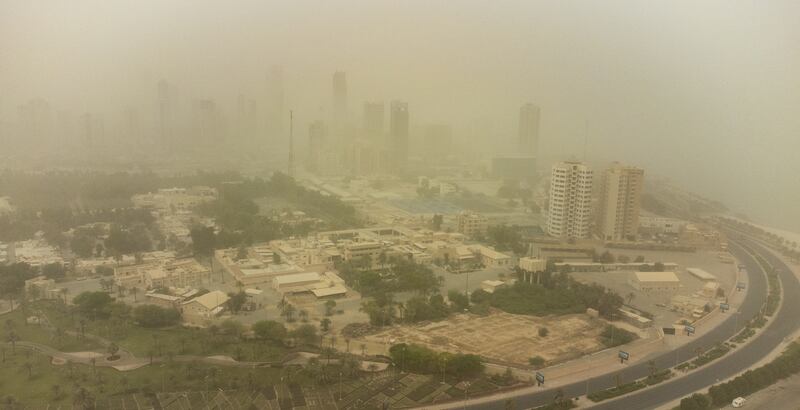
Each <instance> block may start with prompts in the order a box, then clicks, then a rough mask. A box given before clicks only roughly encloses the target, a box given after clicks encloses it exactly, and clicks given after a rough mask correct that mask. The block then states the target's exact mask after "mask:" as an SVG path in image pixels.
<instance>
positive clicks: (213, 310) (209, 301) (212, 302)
mask: <svg viewBox="0 0 800 410" xmlns="http://www.w3.org/2000/svg"><path fill="white" fill-rule="evenodd" d="M229 299H230V298H229V297H228V295H226V294H225V292H222V291H219V290H213V291H211V292H208V293H206V294H205V295H201V296H198V297H196V298H194V299H191V300H188V301H186V302H183V304H182V305H181V309H182V311H183V317H184V319H185V320H186V321H188V322H193V323H202V322H203V321H205V320H208V319H211V318H214V317H216V316H217V315H219V314H220V313H222V311H223V310H225V304H226V303H228V300H229Z"/></svg>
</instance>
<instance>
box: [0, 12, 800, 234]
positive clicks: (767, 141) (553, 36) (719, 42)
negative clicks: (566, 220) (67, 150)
mask: <svg viewBox="0 0 800 410" xmlns="http://www.w3.org/2000/svg"><path fill="white" fill-rule="evenodd" d="M798 12H800V4H798V3H796V2H791V1H768V2H755V1H741V2H738V1H734V2H731V1H710V2H702V3H697V2H691V1H679V2H675V1H669V2H667V1H662V2H637V1H609V2H602V3H600V2H577V1H576V2H563V1H540V2H522V1H519V2H516V1H515V2H503V3H500V4H495V3H487V2H477V1H461V2H422V1H413V2H403V3H397V4H395V3H391V4H390V3H383V2H380V3H379V2H370V1H348V2H324V1H315V2H311V1H297V2H269V3H267V2H256V1H240V2H235V3H233V4H222V3H219V2H210V1H170V2H160V1H138V2H129V1H102V2H101V1H76V2H28V1H0V119H2V120H5V121H7V120H12V119H13V118H14V116H15V115H16V107H17V106H18V105H21V104H23V103H24V102H25V101H27V100H29V99H32V98H44V99H47V100H49V101H50V102H51V103H52V104H53V106H55V107H59V108H68V109H70V110H71V111H72V112H74V113H76V114H80V113H83V112H87V111H90V112H103V113H109V114H113V113H116V112H120V111H122V110H123V109H124V108H125V107H126V106H141V107H144V108H150V107H152V105H153V104H154V103H155V98H156V83H157V82H158V81H159V80H160V79H162V78H163V79H166V80H168V81H169V82H170V83H172V84H175V86H176V87H178V88H179V89H180V90H181V91H183V92H184V93H186V94H187V95H190V96H193V97H195V98H199V99H206V98H208V99H215V100H218V101H219V102H220V104H222V105H223V106H225V107H228V109H230V108H231V107H235V105H236V100H237V98H238V96H239V94H245V95H246V96H247V97H248V98H253V99H255V100H257V101H258V102H263V101H264V98H265V97H264V89H265V82H266V75H267V72H268V71H269V67H271V66H273V65H280V66H282V67H283V75H284V78H285V100H286V104H285V106H286V107H287V109H288V108H292V109H294V110H295V121H296V123H297V124H302V125H300V127H301V128H300V129H303V130H305V129H306V127H307V124H308V123H309V122H311V121H312V120H314V119H317V118H324V119H328V118H329V116H330V115H331V110H332V104H333V95H332V94H333V93H332V76H333V73H334V72H335V71H337V70H339V71H344V72H346V73H347V87H348V90H347V92H348V102H347V106H348V114H349V116H350V117H351V120H352V121H353V122H354V123H356V124H360V123H361V121H360V118H361V115H362V112H361V110H362V107H363V102H364V101H384V102H385V103H386V104H387V107H388V102H389V101H391V100H395V99H398V100H403V101H407V102H408V104H409V112H410V113H411V122H412V126H413V125H421V124H428V123H448V124H451V125H452V126H453V130H454V132H453V134H454V139H455V140H461V141H463V140H465V139H467V138H474V140H471V141H470V142H472V143H474V144H475V145H477V146H481V147H485V148H488V147H492V148H496V149H497V150H508V149H511V147H513V146H514V142H515V136H516V126H517V124H518V121H517V115H518V112H519V107H520V106H521V105H522V104H524V103H526V102H532V103H535V104H537V105H538V106H540V107H541V133H540V146H541V149H542V151H543V152H544V156H545V159H546V160H548V161H549V160H554V159H559V158H566V157H569V156H570V155H581V154H582V152H583V142H584V137H585V134H586V130H587V126H586V125H587V123H588V134H589V156H590V158H592V159H596V160H603V161H610V160H621V161H625V162H628V163H632V164H635V165H639V166H642V167H645V168H646V169H647V170H648V171H652V172H653V173H654V174H660V175H665V176H668V177H671V178H673V179H674V180H675V181H676V182H678V183H680V184H681V185H683V186H685V187H687V188H689V189H692V190H695V191H698V192H700V193H703V194H705V195H707V196H710V197H713V198H717V199H720V200H723V201H724V202H725V203H726V204H728V205H729V206H731V207H732V208H733V209H735V210H741V211H744V212H746V213H748V214H749V215H751V216H753V217H755V218H757V219H758V220H760V221H763V222H765V223H769V224H771V225H776V226H779V227H787V228H791V229H794V230H796V231H797V230H800V210H798V208H797V207H796V206H795V203H796V202H797V201H800V181H799V180H798V176H797V175H800V163H798V162H797V161H796V160H795V159H794V154H795V153H796V152H798V150H799V149H800V138H798V137H799V136H800V116H798V115H797V112H798V110H800V76H798V75H797V73H798V72H800V48H798V47H797V46H796V45H797V44H800V28H797V25H796V21H795V20H794V19H793V17H794V16H796V15H797V13H798ZM476 124H482V125H481V127H479V128H478V129H481V130H485V131H483V132H475V131H474V130H475V129H476ZM497 141H502V143H504V144H505V145H503V144H502V143H501V144H500V146H499V148H498V147H497V145H498V144H497Z"/></svg>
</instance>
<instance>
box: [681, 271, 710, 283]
mask: <svg viewBox="0 0 800 410" xmlns="http://www.w3.org/2000/svg"><path fill="white" fill-rule="evenodd" d="M686 272H689V274H690V275H692V276H694V277H695V278H697V279H700V280H702V281H703V282H716V281H717V277H716V276H714V275H712V274H710V273H708V272H706V271H705V270H703V269H700V268H686Z"/></svg>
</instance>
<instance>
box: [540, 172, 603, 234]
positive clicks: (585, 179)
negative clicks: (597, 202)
mask: <svg viewBox="0 0 800 410" xmlns="http://www.w3.org/2000/svg"><path fill="white" fill-rule="evenodd" d="M592 178H593V174H592V170H591V169H590V168H589V167H588V166H586V164H584V163H582V162H577V161H575V162H573V161H566V162H559V163H557V164H555V165H553V168H552V172H551V174H550V199H549V206H548V213H547V233H548V234H549V235H551V236H555V237H559V238H587V237H588V236H589V224H590V219H591V212H592Z"/></svg>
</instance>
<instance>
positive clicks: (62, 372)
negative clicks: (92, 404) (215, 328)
mask: <svg viewBox="0 0 800 410" xmlns="http://www.w3.org/2000/svg"><path fill="white" fill-rule="evenodd" d="M26 363H30V364H31V377H28V367H27V366H26ZM280 374H281V371H280V369H271V368H255V369H245V368H234V367H221V366H211V365H204V364H199V363H178V362H171V363H163V364H160V365H154V366H145V367H142V368H140V369H137V370H133V371H129V372H120V371H117V370H114V369H111V368H100V367H98V368H96V369H93V368H92V367H90V366H86V365H67V366H54V365H51V364H50V360H49V358H48V357H46V356H43V355H39V354H36V353H30V352H28V351H25V350H23V349H18V350H17V353H16V355H12V354H11V353H10V350H9V352H7V354H6V361H5V362H4V363H2V365H0V398H5V397H7V396H13V397H14V398H15V399H16V400H17V401H18V402H21V403H23V404H25V405H26V406H27V407H30V408H41V407H42V406H43V405H45V404H66V405H70V404H72V399H73V397H74V392H75V390H76V389H77V387H78V386H80V387H83V388H85V389H86V390H88V391H89V392H90V393H91V395H92V396H94V397H96V398H101V397H111V396H114V395H119V394H129V393H134V392H139V391H144V392H147V391H152V392H158V391H199V390H216V389H219V388H222V389H236V388H253V389H258V388H261V387H263V386H266V385H273V384H276V383H279V382H280ZM56 385H57V386H60V387H59V388H56V387H54V386H56ZM55 389H59V390H60V391H61V392H62V394H61V397H59V396H56V390H55Z"/></svg>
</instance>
